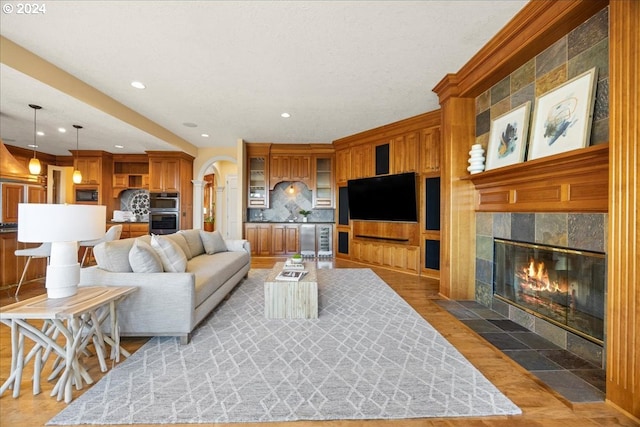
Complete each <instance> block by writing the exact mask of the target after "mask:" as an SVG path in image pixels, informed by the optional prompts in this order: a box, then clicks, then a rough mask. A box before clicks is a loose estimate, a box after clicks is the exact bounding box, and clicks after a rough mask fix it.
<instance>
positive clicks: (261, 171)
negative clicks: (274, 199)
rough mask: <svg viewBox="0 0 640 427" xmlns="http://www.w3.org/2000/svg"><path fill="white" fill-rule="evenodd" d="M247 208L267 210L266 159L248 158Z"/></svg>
mask: <svg viewBox="0 0 640 427" xmlns="http://www.w3.org/2000/svg"><path fill="white" fill-rule="evenodd" d="M248 173H249V191H248V196H249V207H251V208H267V207H268V204H269V198H268V195H269V192H268V191H267V185H268V184H267V157H266V156H252V157H249V172H248Z"/></svg>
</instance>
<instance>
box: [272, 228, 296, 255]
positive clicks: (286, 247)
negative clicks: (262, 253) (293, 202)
mask: <svg viewBox="0 0 640 427" xmlns="http://www.w3.org/2000/svg"><path fill="white" fill-rule="evenodd" d="M299 229H300V228H299V226H298V225H297V224H273V225H272V226H271V255H291V254H295V253H298V252H299V250H300V243H299V238H298V234H299Z"/></svg>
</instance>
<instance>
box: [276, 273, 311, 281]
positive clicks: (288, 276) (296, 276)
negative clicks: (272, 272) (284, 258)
mask: <svg viewBox="0 0 640 427" xmlns="http://www.w3.org/2000/svg"><path fill="white" fill-rule="evenodd" d="M305 274H307V271H305V270H300V271H299V270H282V271H281V272H280V273H278V275H277V276H276V280H284V281H287V282H297V281H299V280H300V279H301V278H302V277H304V275H305Z"/></svg>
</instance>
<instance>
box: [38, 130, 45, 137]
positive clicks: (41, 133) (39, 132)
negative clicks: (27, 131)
mask: <svg viewBox="0 0 640 427" xmlns="http://www.w3.org/2000/svg"><path fill="white" fill-rule="evenodd" d="M36 133H37V134H38V136H44V132H42V131H41V130H39V131H38V132H36Z"/></svg>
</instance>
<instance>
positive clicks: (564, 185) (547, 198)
mask: <svg viewBox="0 0 640 427" xmlns="http://www.w3.org/2000/svg"><path fill="white" fill-rule="evenodd" d="M461 179H462V180H470V181H471V182H473V184H474V185H475V187H476V190H477V195H476V211H480V212H607V210H608V191H609V144H600V145H595V146H592V147H588V148H584V149H579V150H573V151H569V152H566V153H561V154H556V155H553V156H548V157H543V158H541V159H535V160H531V161H527V162H524V163H518V164H515V165H510V166H505V167H501V168H498V169H492V170H489V171H485V172H480V173H477V174H472V175H469V176H465V177H462V178H461Z"/></svg>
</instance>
